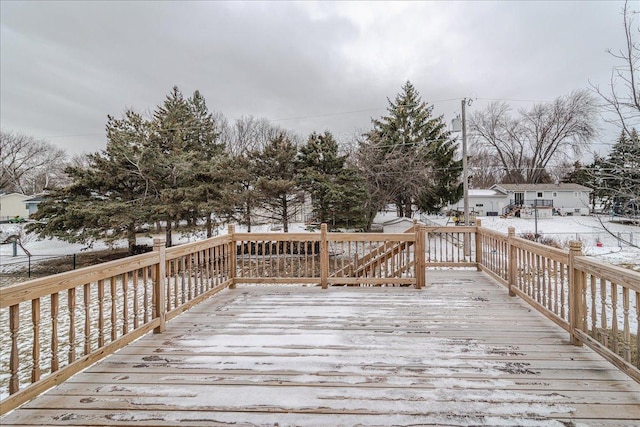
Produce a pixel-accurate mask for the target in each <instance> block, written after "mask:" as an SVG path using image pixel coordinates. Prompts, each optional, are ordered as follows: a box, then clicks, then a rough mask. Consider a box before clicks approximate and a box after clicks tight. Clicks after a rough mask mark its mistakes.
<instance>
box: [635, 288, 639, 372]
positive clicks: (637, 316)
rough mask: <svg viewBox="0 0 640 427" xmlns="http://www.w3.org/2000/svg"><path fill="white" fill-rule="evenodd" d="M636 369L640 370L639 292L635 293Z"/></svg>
mask: <svg viewBox="0 0 640 427" xmlns="http://www.w3.org/2000/svg"><path fill="white" fill-rule="evenodd" d="M635 295H636V355H637V356H636V368H640V292H636V293H635Z"/></svg>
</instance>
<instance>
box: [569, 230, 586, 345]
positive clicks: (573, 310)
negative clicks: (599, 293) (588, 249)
mask: <svg viewBox="0 0 640 427" xmlns="http://www.w3.org/2000/svg"><path fill="white" fill-rule="evenodd" d="M577 256H582V242H580V241H577V240H572V241H570V242H569V326H570V327H569V333H570V334H571V344H573V345H577V346H581V345H582V341H581V340H580V339H578V337H577V336H576V334H575V331H576V330H578V329H580V328H582V316H583V313H582V311H583V307H582V289H583V287H584V286H585V283H584V274H583V273H582V272H581V271H579V270H577V269H576V268H575V267H574V260H575V257H577Z"/></svg>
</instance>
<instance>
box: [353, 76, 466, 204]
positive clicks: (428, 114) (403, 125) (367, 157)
mask: <svg viewBox="0 0 640 427" xmlns="http://www.w3.org/2000/svg"><path fill="white" fill-rule="evenodd" d="M387 111H388V115H387V116H383V117H381V118H380V119H379V120H373V121H372V122H373V129H372V130H371V131H370V132H368V133H367V134H365V138H366V140H365V142H364V143H363V144H362V146H361V147H360V149H361V152H362V153H364V154H363V155H361V156H360V158H361V162H360V166H361V167H365V168H366V169H367V170H365V171H364V172H365V174H366V175H367V176H368V181H369V182H370V183H373V186H374V187H375V188H376V190H379V193H381V194H379V196H378V199H380V196H382V195H384V198H385V199H386V200H385V203H388V202H392V201H393V202H395V204H396V208H397V210H398V215H399V216H406V217H410V216H411V213H412V206H413V205H414V204H417V205H418V207H419V208H420V209H421V210H424V211H429V212H431V211H435V210H438V209H439V208H440V207H442V206H444V205H446V204H447V203H448V202H450V201H454V200H457V199H458V198H459V196H460V194H461V189H460V185H459V176H460V174H461V172H462V169H461V167H460V163H461V162H459V161H456V160H454V158H455V148H454V143H453V141H452V140H451V138H450V133H449V132H448V131H447V130H446V125H445V123H444V121H443V118H442V116H441V117H432V113H433V106H428V105H427V104H426V103H425V102H423V101H422V100H421V98H420V95H419V93H418V92H417V91H416V90H415V88H414V87H413V85H412V84H411V82H406V83H405V85H404V86H403V87H402V90H401V92H400V93H399V94H398V95H396V98H395V99H394V101H391V100H389V107H388V108H387Z"/></svg>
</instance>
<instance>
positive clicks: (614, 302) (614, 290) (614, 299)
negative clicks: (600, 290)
mask: <svg viewBox="0 0 640 427" xmlns="http://www.w3.org/2000/svg"><path fill="white" fill-rule="evenodd" d="M611 339H612V340H613V343H612V346H611V347H612V350H613V352H614V353H618V352H619V351H620V350H619V345H618V344H619V339H618V285H616V284H615V283H614V282H611Z"/></svg>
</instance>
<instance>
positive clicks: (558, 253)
mask: <svg viewBox="0 0 640 427" xmlns="http://www.w3.org/2000/svg"><path fill="white" fill-rule="evenodd" d="M511 245H512V246H514V247H516V248H518V249H522V250H525V251H527V252H531V253H532V254H535V255H540V256H543V257H547V258H550V259H552V260H553V261H560V262H564V263H566V262H568V257H569V251H568V250H564V249H558V248H553V247H551V246H547V245H543V244H542V243H538V242H532V241H531V240H527V239H523V238H522V237H514V238H513V239H512V240H511Z"/></svg>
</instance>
